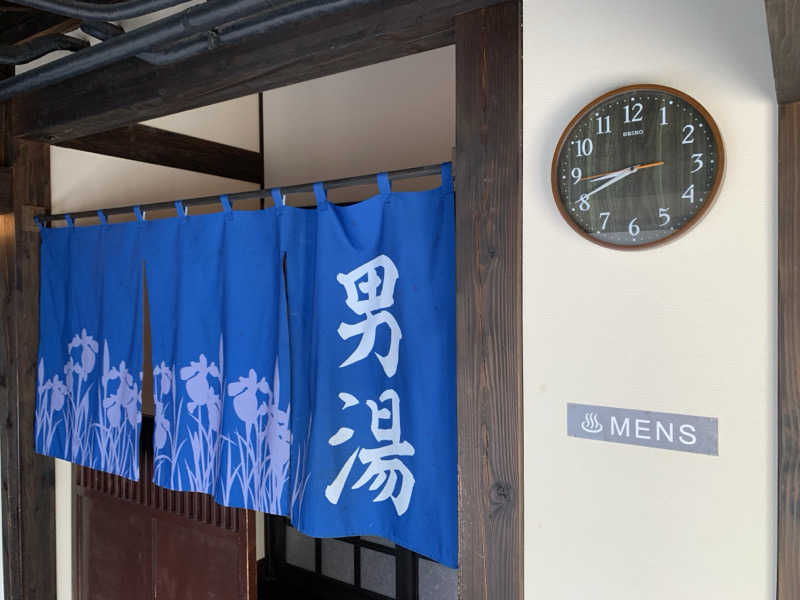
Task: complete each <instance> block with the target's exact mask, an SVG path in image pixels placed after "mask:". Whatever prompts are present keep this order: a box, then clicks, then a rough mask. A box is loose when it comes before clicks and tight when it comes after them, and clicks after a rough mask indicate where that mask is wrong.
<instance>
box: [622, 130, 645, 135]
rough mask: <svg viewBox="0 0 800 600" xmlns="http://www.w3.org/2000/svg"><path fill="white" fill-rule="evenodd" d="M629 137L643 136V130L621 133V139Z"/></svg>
mask: <svg viewBox="0 0 800 600" xmlns="http://www.w3.org/2000/svg"><path fill="white" fill-rule="evenodd" d="M631 135H644V129H637V130H635V131H623V132H622V137H628V136H631Z"/></svg>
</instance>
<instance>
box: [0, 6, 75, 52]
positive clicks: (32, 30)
mask: <svg viewBox="0 0 800 600" xmlns="http://www.w3.org/2000/svg"><path fill="white" fill-rule="evenodd" d="M1 11H2V9H0V12H1ZM79 25H80V21H79V20H77V19H70V18H68V17H62V16H61V15H53V14H50V13H46V12H42V11H38V10H31V11H30V12H27V13H23V12H14V13H11V14H8V15H4V16H3V17H2V20H0V44H5V45H9V46H10V45H14V44H21V43H24V42H29V41H31V40H33V39H36V38H37V37H41V36H43V35H49V34H51V33H67V32H68V31H73V30H74V29H77V28H78V26H79Z"/></svg>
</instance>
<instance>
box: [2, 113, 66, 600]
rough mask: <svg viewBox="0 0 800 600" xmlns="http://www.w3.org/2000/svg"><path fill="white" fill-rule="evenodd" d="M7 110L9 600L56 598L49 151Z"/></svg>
mask: <svg viewBox="0 0 800 600" xmlns="http://www.w3.org/2000/svg"><path fill="white" fill-rule="evenodd" d="M9 112H10V108H9V106H8V104H5V105H3V106H0V127H2V133H1V135H0V173H2V178H0V188H2V189H0V194H1V195H2V201H0V247H2V262H0V316H2V320H1V321H0V322H2V326H1V327H0V419H1V420H0V460H2V475H1V477H0V480H1V481H2V503H3V510H2V515H3V569H4V574H5V591H6V598H8V599H14V600H23V599H24V600H28V599H30V600H34V599H36V600H38V599H40V598H48V599H52V598H55V597H56V548H55V466H54V461H53V459H50V458H46V457H44V456H39V455H37V454H36V453H35V452H34V423H33V420H34V411H35V403H36V384H37V381H36V372H37V369H36V357H37V346H38V337H39V327H38V326H39V234H38V231H37V229H36V227H35V225H34V224H33V220H32V218H33V214H35V213H41V212H44V211H47V210H49V208H50V149H49V146H47V145H46V144H41V143H38V142H15V141H14V139H13V137H12V133H11V131H10V127H9V123H10V114H9Z"/></svg>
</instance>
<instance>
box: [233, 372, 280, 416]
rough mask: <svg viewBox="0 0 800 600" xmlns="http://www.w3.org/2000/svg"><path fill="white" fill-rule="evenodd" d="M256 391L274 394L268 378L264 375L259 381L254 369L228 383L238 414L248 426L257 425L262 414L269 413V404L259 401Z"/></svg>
mask: <svg viewBox="0 0 800 600" xmlns="http://www.w3.org/2000/svg"><path fill="white" fill-rule="evenodd" d="M256 392H261V393H262V394H269V395H271V394H272V392H271V391H270V389H269V384H268V383H267V380H266V379H264V378H263V377H262V378H261V380H260V381H259V380H258V375H256V372H255V371H254V370H253V369H250V372H249V373H248V374H247V377H239V381H234V382H233V383H229V384H228V395H229V396H233V408H234V410H235V411H236V415H237V416H238V417H239V418H240V419H241V420H242V421H244V422H245V423H247V425H248V426H251V425H255V424H256V422H257V421H258V418H259V417H260V416H262V415H265V414H267V405H266V403H264V402H262V403H259V402H258V397H257V396H256Z"/></svg>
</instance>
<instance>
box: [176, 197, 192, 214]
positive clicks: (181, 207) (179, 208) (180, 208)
mask: <svg viewBox="0 0 800 600" xmlns="http://www.w3.org/2000/svg"><path fill="white" fill-rule="evenodd" d="M175 212H176V213H178V216H179V217H181V218H185V217H186V216H187V215H188V214H189V209H188V208H186V205H185V204H184V203H183V202H181V201H180V200H177V201H176V202H175Z"/></svg>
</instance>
